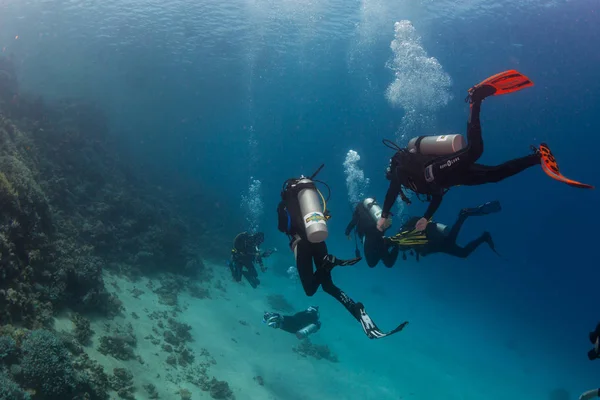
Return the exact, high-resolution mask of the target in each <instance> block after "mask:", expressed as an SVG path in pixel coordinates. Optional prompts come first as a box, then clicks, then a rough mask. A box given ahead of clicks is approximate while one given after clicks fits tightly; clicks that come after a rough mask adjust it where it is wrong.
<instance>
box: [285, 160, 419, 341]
mask: <svg viewBox="0 0 600 400" xmlns="http://www.w3.org/2000/svg"><path fill="white" fill-rule="evenodd" d="M321 168H323V166H321V167H320V168H319V169H318V170H317V171H316V172H315V173H314V174H313V175H312V176H311V177H310V178H306V177H304V176H301V177H300V178H292V179H288V180H286V181H285V182H284V185H283V188H282V191H281V202H280V203H279V205H278V206H277V219H278V229H279V230H280V231H281V232H283V233H285V234H286V235H287V236H288V238H289V239H290V249H291V250H292V252H293V253H294V256H295V259H296V268H297V269H298V276H299V277H300V281H301V282H302V287H303V288H304V292H305V293H306V295H307V296H313V295H314V294H315V293H316V292H317V290H318V289H319V287H320V286H322V287H323V290H324V291H325V292H326V293H328V294H329V295H330V296H332V297H333V298H335V299H336V300H337V301H339V302H340V303H341V304H342V305H343V306H344V307H345V308H346V310H348V312H349V313H350V314H351V315H352V316H353V317H354V318H356V320H357V321H359V322H360V324H361V325H362V328H363V330H364V332H365V334H366V335H367V337H369V338H370V339H379V338H383V337H386V336H389V335H392V334H394V333H397V332H400V331H401V330H402V329H403V328H404V327H405V326H406V324H407V323H408V322H404V323H402V324H400V325H399V326H398V327H397V328H396V329H394V330H392V331H390V332H387V333H384V332H381V331H380V330H379V328H378V327H377V325H375V323H374V322H373V321H372V320H371V318H370V317H369V315H368V314H367V313H366V311H365V307H364V306H363V304H362V303H356V302H354V300H352V299H351V298H350V297H349V296H348V295H347V294H346V293H344V292H343V291H342V290H340V288H338V287H337V286H335V285H334V283H333V280H332V279H331V270H332V269H333V268H334V267H337V266H350V265H354V264H356V263H357V262H359V261H360V260H361V258H360V257H357V258H354V259H351V260H341V259H339V258H337V257H335V256H333V255H331V254H329V252H328V251H327V245H326V244H325V241H324V240H323V239H318V238H316V236H311V237H312V240H313V241H312V242H311V241H310V240H309V236H308V233H307V232H309V231H308V229H309V228H310V229H311V230H310V232H311V233H314V230H313V228H314V226H313V225H318V229H319V228H320V229H326V221H327V219H328V218H329V214H328V211H327V210H326V209H325V206H324V204H323V205H322V206H321V205H320V204H319V203H318V201H314V198H317V197H318V196H317V194H316V192H318V190H317V189H316V186H315V183H314V181H313V179H314V177H315V176H316V175H317V174H318V173H319V171H320V170H321ZM319 193H320V192H319ZM310 196H312V199H310V198H309V197H310ZM301 199H302V200H303V204H304V205H301ZM307 199H308V200H307ZM313 264H314V267H313Z"/></svg>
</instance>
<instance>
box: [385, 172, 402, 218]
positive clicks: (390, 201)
mask: <svg viewBox="0 0 600 400" xmlns="http://www.w3.org/2000/svg"><path fill="white" fill-rule="evenodd" d="M400 190H402V186H401V185H400V182H398V181H397V180H396V179H392V180H391V181H390V187H389V188H388V191H387V193H386V194H385V200H384V202H383V210H382V212H381V217H382V218H387V217H389V216H390V215H391V210H392V206H393V205H394V202H395V201H396V198H397V197H398V195H399V194H400Z"/></svg>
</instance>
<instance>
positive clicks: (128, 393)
mask: <svg viewBox="0 0 600 400" xmlns="http://www.w3.org/2000/svg"><path fill="white" fill-rule="evenodd" d="M109 382H110V387H111V389H113V390H114V391H115V392H117V394H118V396H119V397H120V398H122V399H127V400H135V396H134V395H133V393H134V392H135V387H134V386H133V374H132V373H131V372H129V371H128V370H126V369H125V368H115V369H113V375H112V376H111V377H110V378H109Z"/></svg>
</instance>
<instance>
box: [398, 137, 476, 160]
mask: <svg viewBox="0 0 600 400" xmlns="http://www.w3.org/2000/svg"><path fill="white" fill-rule="evenodd" d="M406 147H407V148H408V151H410V152H411V153H419V154H423V155H426V156H445V155H448V154H452V153H456V152H457V151H460V150H462V149H464V148H465V139H464V137H463V136H462V135H459V134H454V135H440V136H418V137H414V138H412V139H410V141H409V142H408V146H406Z"/></svg>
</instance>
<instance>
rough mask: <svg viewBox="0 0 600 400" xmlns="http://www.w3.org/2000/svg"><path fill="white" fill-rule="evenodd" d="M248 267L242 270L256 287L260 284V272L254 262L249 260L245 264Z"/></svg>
mask: <svg viewBox="0 0 600 400" xmlns="http://www.w3.org/2000/svg"><path fill="white" fill-rule="evenodd" d="M245 267H246V269H245V270H244V271H242V274H243V275H244V277H245V278H246V280H247V281H248V283H249V284H250V286H252V287H253V288H254V289H256V287H257V286H258V285H259V284H260V280H259V279H258V272H257V271H256V268H255V267H254V264H253V263H252V262H248V263H246V264H245Z"/></svg>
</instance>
